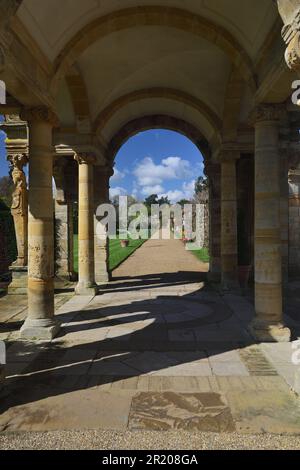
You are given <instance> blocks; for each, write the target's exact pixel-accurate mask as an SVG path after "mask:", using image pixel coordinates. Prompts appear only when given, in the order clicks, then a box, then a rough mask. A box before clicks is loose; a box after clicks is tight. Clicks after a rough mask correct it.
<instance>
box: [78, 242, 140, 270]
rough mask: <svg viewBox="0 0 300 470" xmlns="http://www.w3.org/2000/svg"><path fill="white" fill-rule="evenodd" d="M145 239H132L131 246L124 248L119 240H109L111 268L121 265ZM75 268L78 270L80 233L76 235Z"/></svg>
mask: <svg viewBox="0 0 300 470" xmlns="http://www.w3.org/2000/svg"><path fill="white" fill-rule="evenodd" d="M144 241H145V240H130V242H129V246H128V247H126V248H122V247H121V245H120V241H119V240H109V270H110V271H113V270H114V269H116V268H117V267H118V266H120V264H121V263H123V261H125V260H126V259H127V258H128V257H129V256H130V255H132V253H133V252H134V251H135V250H137V249H138V248H139V247H140V246H141V245H142V244H143V243H144ZM74 269H75V271H76V272H78V235H74Z"/></svg>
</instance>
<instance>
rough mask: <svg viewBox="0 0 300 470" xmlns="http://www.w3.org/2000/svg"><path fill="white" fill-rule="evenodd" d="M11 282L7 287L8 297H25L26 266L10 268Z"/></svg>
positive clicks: (26, 284) (26, 285)
mask: <svg viewBox="0 0 300 470" xmlns="http://www.w3.org/2000/svg"><path fill="white" fill-rule="evenodd" d="M9 272H10V273H11V277H12V282H11V283H10V284H9V286H8V290H7V293H8V295H24V294H25V295H26V294H27V287H28V268H27V266H26V267H25V266H14V265H12V266H10V268H9Z"/></svg>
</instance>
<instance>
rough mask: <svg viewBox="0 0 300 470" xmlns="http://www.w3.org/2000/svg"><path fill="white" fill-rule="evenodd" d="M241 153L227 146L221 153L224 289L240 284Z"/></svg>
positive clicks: (222, 267) (234, 287) (233, 287)
mask: <svg viewBox="0 0 300 470" xmlns="http://www.w3.org/2000/svg"><path fill="white" fill-rule="evenodd" d="M239 156H240V154H239V152H238V151H237V150H235V149H234V148H230V146H226V147H224V148H223V149H222V153H221V269H222V286H223V288H224V289H236V288H238V287H239V285H238V270H237V264H238V249H237V191H236V186H237V185H236V161H237V160H238V158H239Z"/></svg>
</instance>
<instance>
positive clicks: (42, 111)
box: [20, 106, 59, 127]
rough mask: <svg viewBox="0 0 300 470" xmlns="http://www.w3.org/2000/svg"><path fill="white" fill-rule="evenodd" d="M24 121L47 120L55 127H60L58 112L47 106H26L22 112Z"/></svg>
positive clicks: (21, 115)
mask: <svg viewBox="0 0 300 470" xmlns="http://www.w3.org/2000/svg"><path fill="white" fill-rule="evenodd" d="M20 117H21V119H22V120H23V121H28V122H47V123H49V124H51V125H52V126H53V127H59V120H58V117H57V116H56V114H55V113H54V112H53V111H52V110H51V109H50V108H47V107H46V106H36V107H31V108H29V107H25V108H23V109H22V111H21V113H20Z"/></svg>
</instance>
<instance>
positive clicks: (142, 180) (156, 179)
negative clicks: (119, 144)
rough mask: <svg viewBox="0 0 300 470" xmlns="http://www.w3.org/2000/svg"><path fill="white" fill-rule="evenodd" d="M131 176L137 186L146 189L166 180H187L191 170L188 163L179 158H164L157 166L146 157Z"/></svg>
mask: <svg viewBox="0 0 300 470" xmlns="http://www.w3.org/2000/svg"><path fill="white" fill-rule="evenodd" d="M133 174H134V175H135V176H136V178H137V183H138V185H139V186H141V187H148V186H152V185H153V186H155V185H161V184H162V183H163V182H164V181H166V180H172V179H182V178H188V177H189V176H191V175H192V170H191V167H190V163H189V162H188V161H187V160H183V159H181V158H180V157H168V158H165V159H163V160H162V162H161V164H159V165H156V164H155V163H154V161H153V159H152V158H151V157H146V158H144V160H142V161H141V162H139V163H138V164H137V166H136V168H135V169H134V172H133ZM154 192H155V191H152V193H154Z"/></svg>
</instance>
